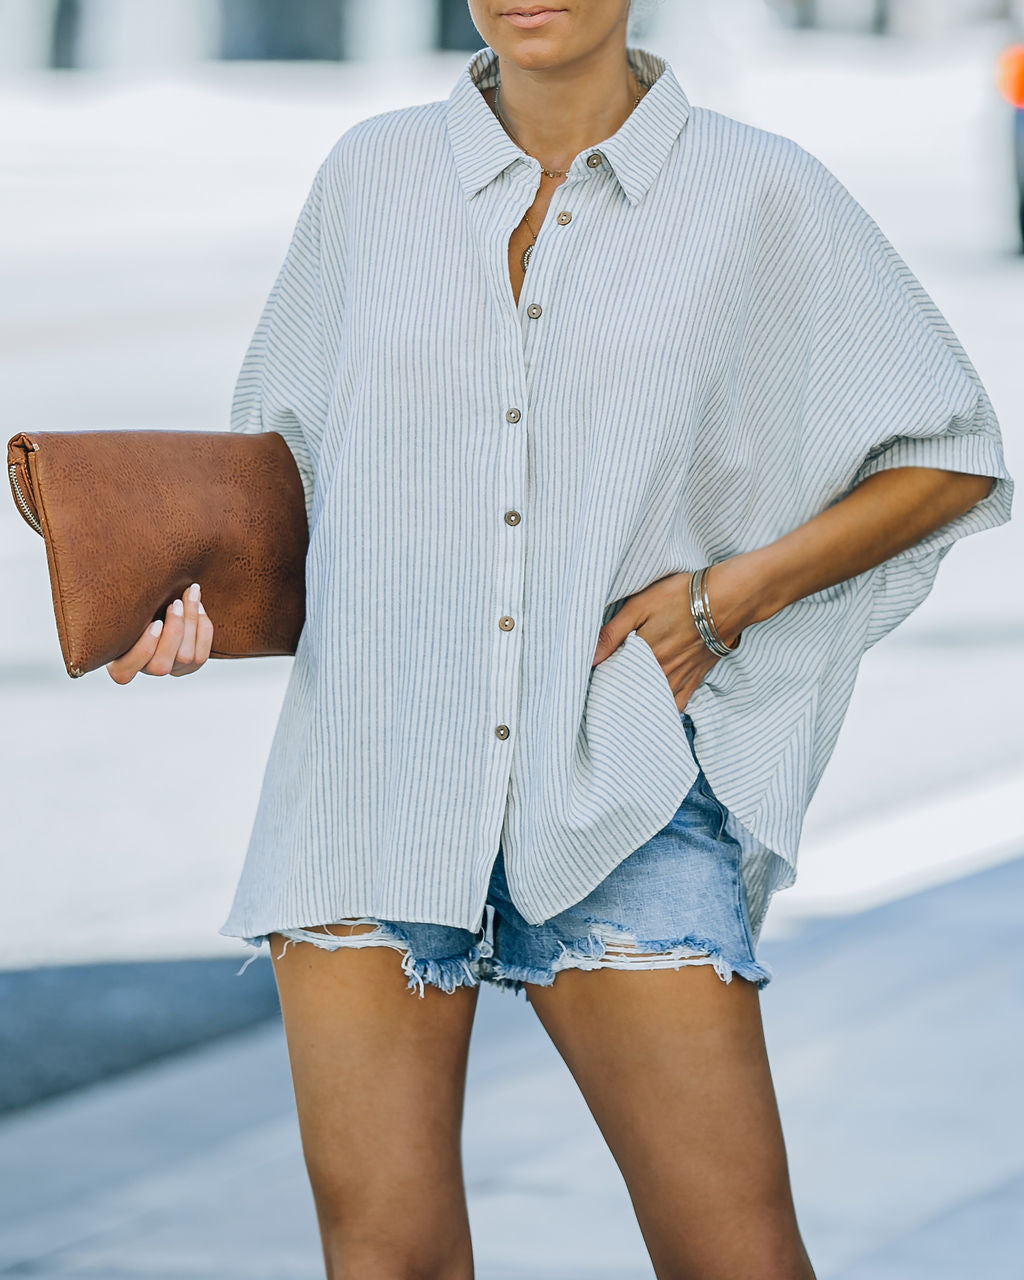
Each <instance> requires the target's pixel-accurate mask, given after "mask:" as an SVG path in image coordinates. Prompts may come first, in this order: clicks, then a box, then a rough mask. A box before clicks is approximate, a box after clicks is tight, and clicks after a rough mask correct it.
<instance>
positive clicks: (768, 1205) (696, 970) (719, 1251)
mask: <svg viewBox="0 0 1024 1280" xmlns="http://www.w3.org/2000/svg"><path fill="white" fill-rule="evenodd" d="M527 992H528V994H529V997H530V1003H531V1005H532V1006H533V1008H534V1009H535V1011H536V1013H537V1016H538V1017H539V1018H540V1020H541V1023H542V1024H543V1026H544V1028H545V1029H546V1031H547V1032H548V1034H549V1036H550V1037H551V1040H552V1041H553V1043H554V1044H555V1046H556V1048H557V1049H558V1051H559V1053H560V1054H561V1055H562V1058H563V1059H564V1060H565V1063H566V1065H567V1066H568V1067H569V1070H570V1071H571V1072H572V1074H573V1076H574V1078H575V1080H576V1082H577V1083H578V1084H579V1086H580V1089H581V1090H582V1093H583V1096H584V1098H585V1099H586V1102H587V1105H588V1106H589V1108H590V1111H591V1113H592V1114H593V1116H594V1118H595V1120H596V1121H597V1123H598V1126H599V1128H600V1129H601V1132H602V1133H603V1135H604V1137H605V1140H606V1141H607V1143H608V1145H609V1148H610V1149H611V1152H612V1154H613V1156H614V1157H615V1160H616V1162H617V1164H618V1166H619V1169H620V1170H621V1171H622V1175H623V1177H624V1178H625V1181H626V1185H627V1187H628V1190H629V1194H630V1198H631V1200H632V1202H633V1207H634V1210H635V1211H636V1215H637V1220H638V1222H639V1224H640V1229H641V1231H642V1232H643V1236H644V1240H645V1242H646V1244H647V1248H648V1251H649V1252H650V1255H651V1261H652V1262H653V1264H654V1268H655V1271H656V1273H657V1276H658V1280H751V1277H754V1276H756V1277H757V1280H814V1271H813V1269H812V1267H811V1263H810V1259H809V1258H808V1256H807V1251H806V1249H805V1248H804V1244H803V1241H802V1239H801V1236H800V1231H799V1228H798V1226H797V1221H796V1213H795V1210H794V1206H793V1197H792V1191H791V1188H790V1183H789V1171H788V1164H787V1159H786V1152H785V1146H784V1142H783V1135H782V1126H781V1123H780V1120H779V1114H778V1107H777V1103H776V1097H775V1090H774V1086H773V1084H772V1079H771V1073H770V1070H769V1065H768V1056H767V1052H766V1048H765V1042H764V1032H763V1027H762V1023H761V1005H760V1000H759V993H758V989H757V986H756V984H755V983H753V982H749V981H747V980H746V979H745V978H740V977H738V976H737V975H733V978H732V981H731V982H729V983H726V982H724V981H723V980H722V979H721V978H719V976H718V975H717V974H716V973H715V971H714V969H713V968H711V967H710V966H708V965H684V966H683V967H682V968H680V969H678V970H672V969H664V968H662V969H653V968H652V969H640V968H632V969H628V970H626V969H614V968H602V969H595V970H591V971H583V970H578V969H566V970H563V971H562V972H560V973H559V974H558V975H557V976H556V978H555V981H554V984H553V985H552V986H549V987H544V986H541V985H539V984H537V983H530V984H528V985H527Z"/></svg>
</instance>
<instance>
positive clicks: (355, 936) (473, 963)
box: [235, 917, 492, 998]
mask: <svg viewBox="0 0 1024 1280" xmlns="http://www.w3.org/2000/svg"><path fill="white" fill-rule="evenodd" d="M333 923H335V924H373V925H375V926H376V927H375V928H374V929H372V930H369V931H367V932H364V933H349V934H335V933H321V932H318V931H316V930H313V929H303V928H296V929H279V930H277V932H279V933H281V934H283V935H284V939H285V942H284V946H283V947H282V948H281V955H282V956H283V955H284V953H285V952H286V951H287V950H288V946H289V944H290V943H295V942H311V943H312V944H313V945H314V946H316V947H320V948H321V949H322V950H324V951H338V950H340V949H341V948H342V947H373V946H377V947H393V948H394V949H395V950H396V951H401V952H402V953H403V955H402V971H403V972H404V973H405V974H406V975H407V977H408V979H409V981H408V983H407V986H408V988H409V990H410V991H412V990H415V989H417V988H418V994H419V996H420V997H421V998H422V997H423V996H424V994H425V988H426V987H427V986H432V987H437V988H438V989H439V990H441V991H444V992H447V993H448V994H451V993H452V992H454V991H455V990H456V989H457V988H458V987H461V986H467V987H474V986H477V985H478V984H479V982H480V977H479V974H478V971H477V969H478V964H479V962H480V961H481V960H487V959H488V958H489V957H490V956H491V954H492V947H491V944H490V942H489V941H488V940H487V938H480V939H479V940H478V941H477V942H475V943H474V944H473V946H472V947H470V949H469V951H467V952H466V954H465V955H464V956H445V957H443V958H441V959H439V960H435V959H431V958H429V957H427V958H424V959H418V958H417V957H416V956H415V955H414V954H413V952H412V948H411V946H410V943H409V940H408V938H407V937H406V935H405V934H404V933H403V932H402V930H401V929H399V928H398V927H397V926H396V925H393V924H381V923H378V922H377V921H375V920H371V919H370V918H369V917H364V918H362V919H359V920H356V919H353V920H340V921H334V922H333ZM269 937H270V935H269V934H265V933H264V934H259V935H256V936H254V937H251V938H243V939H242V941H243V942H244V943H245V944H246V945H247V946H252V947H256V948H257V950H256V951H255V952H254V954H253V955H251V956H250V957H249V958H248V960H246V962H245V964H243V965H242V967H241V968H240V969H239V970H238V973H237V974H236V975H235V976H236V977H239V976H240V975H241V974H242V973H244V972H245V970H246V968H247V967H248V966H249V965H250V964H252V962H253V961H254V960H255V959H256V958H257V956H258V955H259V952H260V949H261V948H262V945H263V943H264V942H268V941H269ZM278 959H280V956H279V957H278Z"/></svg>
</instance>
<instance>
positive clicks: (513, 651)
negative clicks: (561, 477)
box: [491, 338, 527, 790]
mask: <svg viewBox="0 0 1024 1280" xmlns="http://www.w3.org/2000/svg"><path fill="white" fill-rule="evenodd" d="M516 345H517V348H518V350H517V352H516V354H517V357H518V359H519V361H520V362H521V370H522V372H521V376H522V377H523V380H524V382H525V357H524V354H523V349H522V342H521V341H519V340H518V338H517V343H516ZM510 399H518V403H516V404H508V402H507V401H506V406H507V407H506V408H505V411H504V419H505V423H510V424H513V425H514V427H515V433H514V436H513V438H512V439H510V438H509V436H508V434H507V433H508V431H509V428H508V427H506V433H505V435H504V441H505V448H506V449H507V450H508V452H507V453H506V454H505V457H506V458H508V459H510V466H509V469H508V472H507V476H508V488H507V489H506V490H505V492H506V493H507V494H508V495H509V497H511V499H512V501H513V502H515V501H516V500H517V499H519V496H520V495H521V494H524V493H525V485H526V474H527V471H526V462H527V437H526V433H525V430H524V425H520V424H522V421H523V413H524V410H523V409H522V408H520V405H521V404H522V403H523V402H524V401H525V399H526V396H525V394H524V395H522V396H518V395H517V396H513V397H510ZM497 514H498V517H499V518H500V519H501V521H502V522H503V524H504V526H505V538H506V539H507V543H506V546H507V548H508V550H507V552H505V554H504V555H503V556H502V563H501V565H500V567H499V571H498V575H497V576H498V582H497V595H496V603H497V606H498V607H497V610H496V618H495V622H492V624H491V625H492V627H493V628H494V630H493V632H492V634H493V636H494V644H495V646H496V648H495V649H494V651H493V652H494V662H493V666H492V671H493V672H494V678H493V681H492V684H491V688H492V694H493V699H494V701H493V703H492V706H493V708H494V712H495V716H494V721H493V732H494V734H495V737H496V738H498V739H499V740H500V741H505V740H507V739H511V740H514V738H515V731H516V726H517V723H518V707H519V689H520V683H521V665H522V649H521V643H520V637H521V628H520V627H519V625H518V623H519V620H520V616H521V614H520V609H521V605H522V600H523V592H524V590H525V585H526V544H525V542H524V541H523V537H524V531H523V530H521V529H519V528H518V527H517V526H518V525H520V524H521V523H522V521H523V516H522V513H521V511H519V510H518V508H517V507H515V506H511V505H510V506H507V507H506V508H505V509H504V510H501V508H499V511H498V513H497ZM502 758H503V759H504V766H505V767H504V771H503V787H504V790H507V787H508V780H509V774H510V773H511V765H512V752H511V743H510V746H509V748H508V751H507V756H506V757H499V759H502Z"/></svg>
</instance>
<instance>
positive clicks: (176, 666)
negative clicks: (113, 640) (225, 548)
mask: <svg viewBox="0 0 1024 1280" xmlns="http://www.w3.org/2000/svg"><path fill="white" fill-rule="evenodd" d="M199 595H200V589H199V583H198V582H195V583H193V584H192V586H191V587H189V589H188V590H187V591H186V592H185V594H184V595H183V596H182V597H181V599H180V600H174V601H172V603H171V604H170V606H169V607H168V609H167V613H166V615H165V617H164V621H162V622H161V621H160V620H159V619H157V621H156V622H151V623H150V624H149V626H148V627H147V628H146V630H145V631H144V632H143V633H142V635H141V636H139V638H138V640H136V642H135V643H134V644H133V645H132V647H131V648H130V649H129V650H128V652H127V653H123V654H122V655H121V656H120V657H119V658H115V659H114V660H113V662H108V663H107V673H108V674H109V676H110V678H111V680H113V681H114V683H115V684H128V683H129V682H130V681H131V680H133V679H134V678H135V677H136V676H137V675H138V674H139V672H140V671H141V672H143V673H144V674H145V675H147V676H167V675H170V676H187V675H189V674H190V673H191V672H193V671H198V670H199V668H200V667H201V666H202V665H203V664H204V663H205V662H206V660H207V658H209V656H210V649H211V647H212V645H213V623H212V622H211V621H210V618H209V615H208V614H207V612H206V610H205V609H204V608H203V605H202V602H201V600H200V599H199Z"/></svg>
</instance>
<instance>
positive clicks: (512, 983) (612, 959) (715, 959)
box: [486, 918, 774, 995]
mask: <svg viewBox="0 0 1024 1280" xmlns="http://www.w3.org/2000/svg"><path fill="white" fill-rule="evenodd" d="M587 924H589V925H590V926H591V929H590V933H589V934H587V936H586V937H583V938H578V939H574V941H573V942H572V944H571V946H566V944H565V943H564V942H561V941H559V944H558V945H559V948H560V950H559V952H558V954H557V955H556V956H555V958H554V959H553V960H552V961H551V963H550V964H549V965H548V966H547V967H546V968H541V967H540V966H534V965H521V964H506V963H505V962H504V961H502V960H500V959H497V958H495V959H492V960H490V961H488V962H487V970H486V978H487V981H488V982H490V983H491V984H492V985H493V986H495V987H497V988H498V989H499V990H504V991H511V992H512V993H513V994H514V995H518V994H519V992H520V991H522V992H523V994H524V995H526V992H525V989H524V986H525V983H527V982H531V983H536V984H537V985H538V986H542V987H550V986H551V985H552V984H553V983H554V981H555V976H556V975H557V974H558V973H560V972H561V971H562V970H563V969H679V968H681V967H682V966H683V965H694V964H710V965H713V966H714V969H715V972H716V973H717V974H718V976H719V977H720V978H721V979H722V981H723V982H726V983H728V982H731V981H732V976H733V974H734V973H736V974H739V976H740V977H741V978H747V979H749V980H750V981H751V982H755V983H756V984H757V986H758V989H760V988H762V987H764V986H766V985H767V984H768V983H769V982H770V981H771V979H772V977H773V976H774V975H773V971H772V969H771V967H770V966H769V965H766V964H761V963H759V962H758V961H756V960H748V959H746V958H742V959H737V960H733V959H730V958H729V957H727V956H726V955H725V954H724V952H723V951H722V949H721V947H720V946H719V945H718V944H717V943H715V942H713V941H711V940H710V939H708V938H700V937H696V936H695V935H693V934H688V935H687V936H685V937H683V938H636V937H634V935H633V934H632V933H630V931H629V930H628V929H626V928H625V927H624V926H622V925H620V924H617V923H616V922H615V921H614V920H600V919H596V918H588V920H587ZM649 953H656V954H649Z"/></svg>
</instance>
